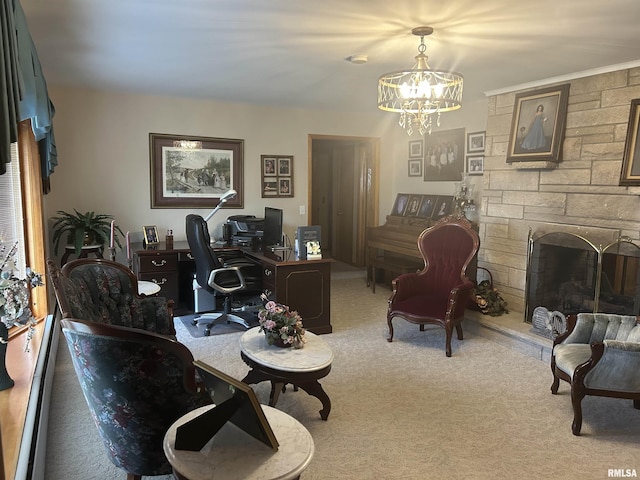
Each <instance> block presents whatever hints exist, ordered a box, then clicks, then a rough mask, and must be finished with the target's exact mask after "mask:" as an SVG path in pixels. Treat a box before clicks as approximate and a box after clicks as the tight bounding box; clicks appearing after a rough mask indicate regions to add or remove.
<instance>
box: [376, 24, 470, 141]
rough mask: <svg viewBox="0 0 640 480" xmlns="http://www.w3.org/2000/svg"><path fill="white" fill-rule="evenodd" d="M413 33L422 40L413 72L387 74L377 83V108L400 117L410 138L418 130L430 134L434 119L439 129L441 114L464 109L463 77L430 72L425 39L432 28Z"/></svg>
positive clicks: (422, 28) (456, 74) (415, 30)
mask: <svg viewBox="0 0 640 480" xmlns="http://www.w3.org/2000/svg"><path fill="white" fill-rule="evenodd" d="M411 33H413V34H414V35H417V36H419V37H420V45H419V46H418V55H416V57H415V58H416V64H415V65H414V66H413V68H412V69H411V70H401V71H396V72H389V73H385V74H384V75H382V76H381V77H380V78H379V79H378V108H379V109H380V110H384V111H385V112H396V113H400V122H399V123H400V126H401V127H402V128H404V129H405V130H406V131H407V133H408V134H409V135H412V134H413V132H414V130H415V129H417V130H418V131H419V132H420V134H421V135H424V134H425V132H429V133H431V127H432V116H434V115H435V117H436V119H435V123H436V125H437V126H440V114H441V113H442V112H451V111H453V110H457V109H458V108H460V107H461V106H462V82H463V80H462V75H460V74H458V73H456V72H448V71H438V70H431V69H430V68H429V65H428V64H427V60H428V58H429V57H427V56H426V55H425V54H424V52H425V50H426V49H427V46H426V45H425V44H424V37H425V36H426V35H431V34H432V33H433V28H431V27H416V28H414V29H413V30H411Z"/></svg>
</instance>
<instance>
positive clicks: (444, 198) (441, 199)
mask: <svg viewBox="0 0 640 480" xmlns="http://www.w3.org/2000/svg"><path fill="white" fill-rule="evenodd" d="M452 206H453V195H439V196H438V198H437V199H436V206H435V208H434V209H433V215H431V218H432V219H434V220H440V219H441V218H442V217H446V216H447V215H449V214H450V213H451V211H452Z"/></svg>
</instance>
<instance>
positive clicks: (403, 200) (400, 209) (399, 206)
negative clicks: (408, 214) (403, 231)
mask: <svg viewBox="0 0 640 480" xmlns="http://www.w3.org/2000/svg"><path fill="white" fill-rule="evenodd" d="M408 203H409V194H408V193H399V194H398V196H397V197H396V201H395V203H394V204H393V210H392V211H391V215H397V216H400V217H402V216H403V215H404V211H405V210H406V208H407V204H408Z"/></svg>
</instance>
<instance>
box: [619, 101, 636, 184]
mask: <svg viewBox="0 0 640 480" xmlns="http://www.w3.org/2000/svg"><path fill="white" fill-rule="evenodd" d="M628 125H629V126H628V127H627V139H626V142H625V145H624V156H623V157H622V171H621V172H620V185H630V186H633V185H640V148H638V134H639V133H640V98H636V99H634V100H631V109H630V111H629V124H628Z"/></svg>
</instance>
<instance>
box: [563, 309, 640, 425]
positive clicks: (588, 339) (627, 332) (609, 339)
mask: <svg viewBox="0 0 640 480" xmlns="http://www.w3.org/2000/svg"><path fill="white" fill-rule="evenodd" d="M568 323H569V326H568V329H567V331H566V332H565V333H564V334H562V335H560V336H558V337H556V339H555V340H554V342H553V352H552V354H551V371H552V372H553V384H552V385H551V393H553V394H556V393H558V387H559V386H560V380H564V381H566V382H568V383H569V385H571V404H572V406H573V424H572V427H571V429H572V432H573V434H574V435H580V430H581V428H582V399H583V398H584V397H585V396H586V395H595V396H601V397H617V398H627V399H631V400H633V406H634V407H635V408H637V409H640V324H638V320H637V317H634V316H627V315H614V314H607V313H579V314H578V315H577V320H576V319H575V317H571V316H570V317H568Z"/></svg>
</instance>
